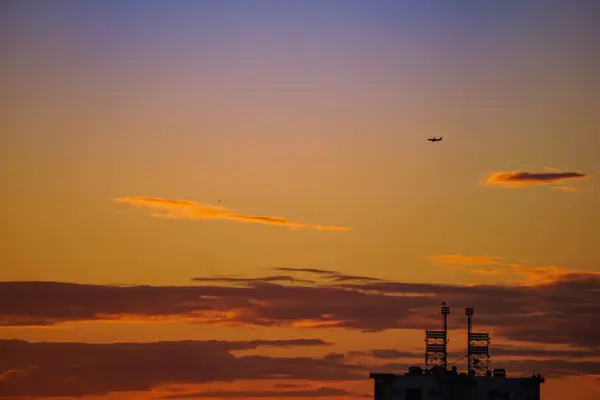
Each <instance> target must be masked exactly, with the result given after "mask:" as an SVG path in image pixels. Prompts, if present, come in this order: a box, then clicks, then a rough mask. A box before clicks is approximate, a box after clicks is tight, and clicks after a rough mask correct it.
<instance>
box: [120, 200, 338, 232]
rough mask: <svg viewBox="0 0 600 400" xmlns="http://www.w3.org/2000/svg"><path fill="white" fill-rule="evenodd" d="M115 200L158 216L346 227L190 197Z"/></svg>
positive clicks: (299, 226)
mask: <svg viewBox="0 0 600 400" xmlns="http://www.w3.org/2000/svg"><path fill="white" fill-rule="evenodd" d="M113 201H115V202H117V203H125V204H129V205H132V206H135V207H140V208H147V209H149V210H151V213H150V215H151V216H153V217H158V218H171V219H190V220H208V219H213V220H214V219H222V220H229V221H238V222H247V223H255V224H263V225H273V226H283V227H288V228H291V229H314V230H318V231H348V230H350V228H347V227H343V226H331V225H315V224H307V223H303V222H294V221H288V220H286V219H284V218H280V217H265V216H256V215H247V214H239V213H236V212H234V210H232V209H230V208H227V207H222V206H215V205H211V204H203V203H199V202H196V201H191V200H175V199H163V198H157V197H120V198H116V199H113Z"/></svg>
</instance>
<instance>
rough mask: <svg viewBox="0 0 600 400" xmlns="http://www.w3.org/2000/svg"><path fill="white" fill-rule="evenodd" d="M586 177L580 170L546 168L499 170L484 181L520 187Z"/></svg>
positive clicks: (490, 183)
mask: <svg viewBox="0 0 600 400" xmlns="http://www.w3.org/2000/svg"><path fill="white" fill-rule="evenodd" d="M587 177H588V175H587V174H584V173H581V172H560V171H555V170H548V171H547V172H521V171H513V172H504V171H499V172H494V173H492V174H491V175H490V176H489V177H488V178H487V180H486V181H485V184H486V185H500V186H504V187H512V188H521V187H526V186H532V185H548V184H555V183H557V182H562V181H566V180H571V179H583V178H587ZM562 187H564V186H562Z"/></svg>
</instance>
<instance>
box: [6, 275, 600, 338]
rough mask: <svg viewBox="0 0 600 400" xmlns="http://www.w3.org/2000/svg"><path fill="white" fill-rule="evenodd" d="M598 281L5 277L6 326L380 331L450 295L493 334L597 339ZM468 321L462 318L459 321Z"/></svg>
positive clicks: (404, 323)
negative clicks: (150, 324) (168, 281)
mask: <svg viewBox="0 0 600 400" xmlns="http://www.w3.org/2000/svg"><path fill="white" fill-rule="evenodd" d="M323 279H324V278H323ZM599 291H600V274H597V273H566V274H559V275H557V276H556V278H555V279H554V280H551V281H548V282H544V283H539V284H536V285H530V286H526V285H512V286H510V285H473V286H458V285H443V284H427V283H422V284H418V283H405V282H394V281H354V282H339V281H337V280H336V279H329V280H324V281H322V282H320V283H319V284H306V285H298V284H288V283H287V282H276V283H273V282H270V283H269V282H262V281H260V280H255V279H252V280H247V279H243V278H240V279H239V280H236V281H234V282H231V281H226V282H212V283H211V284H210V285H206V284H205V283H201V284H199V285H194V286H129V287H121V286H111V285H84V284H74V283H59V282H0V326H3V327H10V326H50V325H56V324H61V323H65V322H73V321H101V320H115V321H118V320H123V319H125V320H128V319H129V320H142V321H150V320H160V319H169V320H184V321H187V322H190V323H198V324H219V325H225V326H249V327H252V326H277V327H289V328H297V329H302V328H342V329H354V330H361V331H365V332H376V331H382V330H386V329H423V328H435V327H438V326H439V305H440V304H441V302H442V301H445V302H447V303H448V304H451V305H459V306H460V307H473V306H475V307H477V310H478V317H477V319H478V324H481V326H486V327H488V329H493V328H495V329H496V331H495V333H494V334H495V335H496V336H500V337H504V338H507V339H510V340H520V341H535V342H540V343H541V342H545V343H565V344H571V345H575V346H588V347H599V346H600V326H599V325H598V324H590V321H591V320H595V318H596V317H597V310H598V309H600V297H599V296H598V293H599ZM157 300H159V301H157ZM462 323H464V321H462V319H458V320H457V321H454V322H453V324H458V325H460V324H462ZM547 326H552V327H553V328H552V329H551V330H548V329H546V327H547ZM3 329H5V328H3Z"/></svg>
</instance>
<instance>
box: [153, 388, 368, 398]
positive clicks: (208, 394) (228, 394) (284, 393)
mask: <svg viewBox="0 0 600 400" xmlns="http://www.w3.org/2000/svg"><path fill="white" fill-rule="evenodd" d="M348 396H350V397H357V396H354V395H353V393H350V392H349V391H347V390H345V389H338V388H331V387H326V386H322V387H319V388H317V389H304V390H209V391H205V392H196V393H185V394H173V395H169V396H164V397H162V398H163V399H204V398H211V399H212V398H227V399H255V398H257V399H265V398H277V399H287V398H321V397H348ZM369 397H370V396H369Z"/></svg>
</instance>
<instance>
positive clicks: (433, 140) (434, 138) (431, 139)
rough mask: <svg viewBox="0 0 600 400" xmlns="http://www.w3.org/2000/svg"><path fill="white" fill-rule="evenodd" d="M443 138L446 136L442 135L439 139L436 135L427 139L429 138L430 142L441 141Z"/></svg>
mask: <svg viewBox="0 0 600 400" xmlns="http://www.w3.org/2000/svg"><path fill="white" fill-rule="evenodd" d="M443 138H444V137H443V136H440V138H439V139H438V138H436V137H435V136H434V137H433V138H429V139H427V140H429V141H430V142H439V141H441V140H442V139H443Z"/></svg>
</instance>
